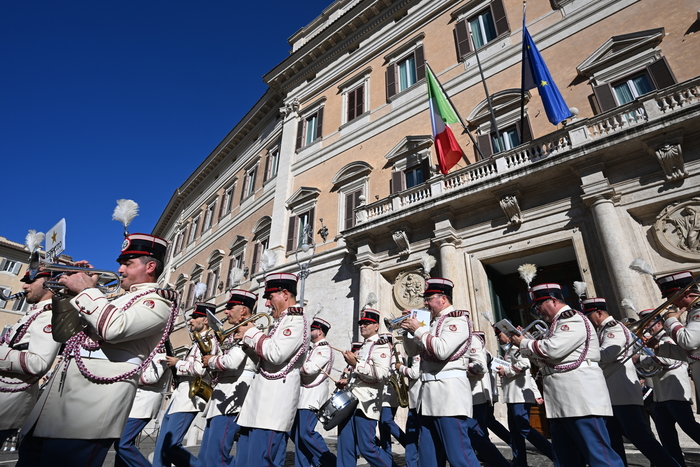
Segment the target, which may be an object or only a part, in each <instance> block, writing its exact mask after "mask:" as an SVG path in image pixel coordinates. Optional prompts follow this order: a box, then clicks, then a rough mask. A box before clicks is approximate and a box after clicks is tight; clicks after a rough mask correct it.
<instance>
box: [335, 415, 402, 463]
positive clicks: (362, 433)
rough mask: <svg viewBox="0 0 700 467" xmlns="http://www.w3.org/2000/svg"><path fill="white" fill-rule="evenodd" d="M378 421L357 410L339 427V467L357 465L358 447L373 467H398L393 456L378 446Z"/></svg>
mask: <svg viewBox="0 0 700 467" xmlns="http://www.w3.org/2000/svg"><path fill="white" fill-rule="evenodd" d="M376 429H377V421H376V420H370V419H369V418H367V416H366V415H365V414H364V413H362V411H361V410H356V411H355V413H354V414H353V415H352V416H351V417H348V418H347V419H345V420H343V421H342V422H340V425H338V464H337V465H338V467H351V466H356V465H357V456H356V447H357V450H358V451H359V453H360V455H361V456H362V457H364V458H365V460H366V461H367V463H369V465H371V466H372V467H389V466H396V464H395V463H394V460H393V459H392V457H391V454H389V453H388V452H386V451H385V450H384V449H382V448H381V447H380V446H378V445H377V442H376V437H375V431H376Z"/></svg>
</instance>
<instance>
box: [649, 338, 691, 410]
mask: <svg viewBox="0 0 700 467" xmlns="http://www.w3.org/2000/svg"><path fill="white" fill-rule="evenodd" d="M659 342H660V344H661V345H676V344H675V343H674V342H673V340H672V339H671V338H670V337H668V336H666V335H663V336H661V337H660V338H659ZM639 363H640V364H641V365H642V367H643V368H645V369H659V372H658V373H656V374H655V375H654V376H652V377H650V378H646V382H647V384H648V385H649V386H651V387H652V388H654V392H653V393H652V394H653V395H654V402H666V401H686V402H692V397H693V396H692V391H691V388H690V377H689V376H688V363H687V362H686V361H685V360H673V359H671V358H663V357H658V356H655V357H652V356H645V357H642V358H641V359H640V362H639Z"/></svg>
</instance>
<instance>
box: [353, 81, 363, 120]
mask: <svg viewBox="0 0 700 467" xmlns="http://www.w3.org/2000/svg"><path fill="white" fill-rule="evenodd" d="M363 113H365V85H364V84H363V85H362V86H360V87H359V88H357V89H356V90H355V117H359V116H360V115H362V114H363Z"/></svg>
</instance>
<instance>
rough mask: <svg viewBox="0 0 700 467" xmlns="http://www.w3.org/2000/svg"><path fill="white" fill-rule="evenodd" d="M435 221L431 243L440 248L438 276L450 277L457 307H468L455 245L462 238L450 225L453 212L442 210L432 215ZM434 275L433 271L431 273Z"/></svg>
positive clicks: (458, 253)
mask: <svg viewBox="0 0 700 467" xmlns="http://www.w3.org/2000/svg"><path fill="white" fill-rule="evenodd" d="M433 220H434V221H435V231H434V234H433V243H435V244H436V245H437V246H438V247H439V248H440V258H439V259H440V262H439V264H438V266H439V267H440V272H439V274H440V276H442V277H445V278H447V279H450V280H451V281H452V282H454V284H455V288H454V291H453V294H452V299H453V302H454V304H455V306H457V307H458V308H468V307H469V293H468V287H469V284H468V283H467V275H466V271H465V270H464V267H463V265H464V263H463V262H462V260H461V258H462V255H461V253H460V252H458V250H457V246H458V245H459V244H461V243H462V239H461V238H459V236H458V235H457V231H456V230H455V229H454V227H453V226H452V221H453V213H452V211H451V210H449V209H448V210H443V211H440V212H438V213H436V214H435V215H434V216H433ZM432 275H433V276H436V275H437V274H436V273H435V272H434V273H433V274H432Z"/></svg>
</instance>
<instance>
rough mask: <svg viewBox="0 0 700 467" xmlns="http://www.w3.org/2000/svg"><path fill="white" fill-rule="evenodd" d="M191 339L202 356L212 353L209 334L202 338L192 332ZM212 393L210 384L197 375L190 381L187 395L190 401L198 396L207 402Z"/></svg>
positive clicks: (195, 332)
mask: <svg viewBox="0 0 700 467" xmlns="http://www.w3.org/2000/svg"><path fill="white" fill-rule="evenodd" d="M192 339H193V340H194V341H195V342H197V346H198V347H199V350H200V351H201V352H202V355H207V354H209V353H210V352H211V351H212V342H211V338H210V337H209V334H204V336H202V335H201V334H200V333H198V332H197V331H193V332H192ZM213 392H214V388H212V386H211V384H209V383H207V382H206V381H204V379H203V378H202V377H201V376H199V375H197V376H195V378H194V380H192V381H190V391H189V393H188V395H189V397H190V399H191V398H193V397H195V396H199V397H201V398H202V399H204V400H205V401H207V402H208V401H209V399H211V395H212V393H213Z"/></svg>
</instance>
